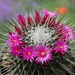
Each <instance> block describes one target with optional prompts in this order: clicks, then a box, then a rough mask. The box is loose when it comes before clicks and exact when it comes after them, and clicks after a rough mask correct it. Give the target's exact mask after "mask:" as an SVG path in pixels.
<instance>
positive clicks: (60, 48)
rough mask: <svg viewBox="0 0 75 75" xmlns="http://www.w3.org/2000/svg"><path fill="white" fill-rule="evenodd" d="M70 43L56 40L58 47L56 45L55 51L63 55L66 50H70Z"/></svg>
mask: <svg viewBox="0 0 75 75" xmlns="http://www.w3.org/2000/svg"><path fill="white" fill-rule="evenodd" d="M68 48H69V47H68V45H67V44H66V42H64V41H58V42H56V47H55V50H56V51H55V53H60V54H62V55H64V54H65V52H67V51H68Z"/></svg>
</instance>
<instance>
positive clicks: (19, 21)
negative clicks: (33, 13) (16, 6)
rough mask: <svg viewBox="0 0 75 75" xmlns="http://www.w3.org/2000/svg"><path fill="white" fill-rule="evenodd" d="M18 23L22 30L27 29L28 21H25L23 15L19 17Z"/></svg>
mask: <svg viewBox="0 0 75 75" xmlns="http://www.w3.org/2000/svg"><path fill="white" fill-rule="evenodd" d="M17 20H18V23H19V24H20V25H21V28H22V29H25V27H26V20H25V18H24V16H23V15H18V19H17Z"/></svg>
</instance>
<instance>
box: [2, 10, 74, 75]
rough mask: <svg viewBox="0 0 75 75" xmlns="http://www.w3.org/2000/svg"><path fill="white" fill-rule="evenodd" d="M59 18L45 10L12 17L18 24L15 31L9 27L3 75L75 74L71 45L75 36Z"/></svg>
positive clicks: (70, 28)
mask: <svg viewBox="0 0 75 75" xmlns="http://www.w3.org/2000/svg"><path fill="white" fill-rule="evenodd" d="M42 14H43V15H42ZM59 18H60V15H59V14H57V13H55V12H51V11H47V10H46V9H44V10H43V11H42V12H41V15H40V14H39V12H38V11H36V13H35V15H34V16H32V15H31V16H27V17H26V18H25V17H24V16H23V15H18V18H17V21H16V20H15V19H14V21H15V22H16V25H17V26H14V30H13V27H12V26H10V27H11V28H12V29H11V28H10V27H8V28H9V29H10V30H12V31H8V35H7V39H8V40H7V41H6V46H7V53H8V60H7V64H6V68H5V69H4V70H5V71H6V72H4V73H3V75H5V73H8V74H9V75H75V73H74V70H73V68H74V66H75V59H74V53H75V52H74V51H73V49H74V47H73V48H71V47H72V46H73V45H70V44H71V43H73V42H74V39H75V32H74V28H72V26H70V25H65V24H64V22H63V20H62V22H63V23H62V22H61V21H58V20H59ZM14 24H15V23H14ZM5 49H6V48H5ZM4 64H5V63H4ZM2 69H3V68H2Z"/></svg>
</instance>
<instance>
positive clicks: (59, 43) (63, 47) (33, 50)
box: [7, 9, 75, 64]
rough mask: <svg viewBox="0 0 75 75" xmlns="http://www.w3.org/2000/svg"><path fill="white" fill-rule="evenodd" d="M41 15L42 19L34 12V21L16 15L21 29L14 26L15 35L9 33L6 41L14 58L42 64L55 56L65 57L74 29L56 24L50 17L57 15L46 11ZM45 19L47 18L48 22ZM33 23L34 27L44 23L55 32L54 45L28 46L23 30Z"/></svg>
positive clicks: (73, 36) (74, 36)
mask: <svg viewBox="0 0 75 75" xmlns="http://www.w3.org/2000/svg"><path fill="white" fill-rule="evenodd" d="M42 13H43V14H44V17H41V16H40V14H39V13H38V11H36V13H35V16H34V20H33V19H32V18H31V17H30V16H28V18H27V20H26V19H25V17H24V16H23V15H18V23H19V24H20V25H21V28H18V27H17V26H15V27H14V28H15V31H16V33H13V32H9V34H10V36H8V40H7V43H8V44H9V47H10V53H11V54H12V55H14V56H16V58H18V57H22V59H23V60H26V61H30V62H34V61H36V62H37V63H42V64H44V63H47V62H50V61H51V60H53V57H54V55H55V54H57V53H58V54H60V55H65V53H66V52H67V51H68V48H69V46H68V44H67V41H68V40H70V39H74V38H75V33H74V29H73V28H70V27H69V26H66V25H63V24H60V22H57V23H56V22H55V19H52V17H56V16H57V13H55V12H51V11H47V10H46V9H44V10H43V12H42ZM47 18H49V19H48V21H47ZM46 21H47V22H46ZM26 22H27V23H28V26H27V25H26V24H27V23H26ZM34 22H35V23H36V25H37V24H38V23H41V24H44V23H45V24H47V25H48V26H50V27H52V29H55V30H56V31H57V33H56V34H57V35H58V36H57V37H56V38H55V40H54V45H51V44H50V45H49V46H46V45H43V44H41V43H40V44H39V45H36V46H35V45H34V46H30V45H28V44H27V43H26V41H24V40H23V35H24V33H23V30H25V29H26V28H27V27H28V28H30V27H31V25H32V23H34ZM47 25H46V26H47ZM56 26H57V27H56Z"/></svg>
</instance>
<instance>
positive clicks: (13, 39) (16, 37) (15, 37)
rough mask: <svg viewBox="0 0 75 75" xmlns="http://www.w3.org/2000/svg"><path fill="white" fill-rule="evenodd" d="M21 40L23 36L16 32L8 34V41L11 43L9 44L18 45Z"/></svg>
mask: <svg viewBox="0 0 75 75" xmlns="http://www.w3.org/2000/svg"><path fill="white" fill-rule="evenodd" d="M21 40H22V38H21V36H20V35H18V34H17V33H15V34H12V35H10V36H8V40H7V43H8V44H9V46H16V45H19V44H20V43H22V42H21Z"/></svg>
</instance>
